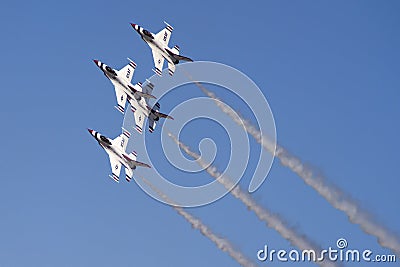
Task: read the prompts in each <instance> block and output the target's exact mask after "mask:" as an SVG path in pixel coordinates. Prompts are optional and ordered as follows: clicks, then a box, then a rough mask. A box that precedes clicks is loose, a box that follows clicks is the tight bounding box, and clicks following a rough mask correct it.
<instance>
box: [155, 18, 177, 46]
mask: <svg viewBox="0 0 400 267" xmlns="http://www.w3.org/2000/svg"><path fill="white" fill-rule="evenodd" d="M165 24H166V26H165V28H164V29H162V30H161V31H160V32H158V33H157V34H155V39H157V40H158V41H159V42H161V43H162V44H163V45H164V46H168V43H169V39H170V38H171V34H172V30H173V29H174V28H172V26H171V25H169V24H167V23H165Z"/></svg>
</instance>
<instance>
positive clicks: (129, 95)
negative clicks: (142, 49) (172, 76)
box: [93, 60, 173, 133]
mask: <svg viewBox="0 0 400 267" xmlns="http://www.w3.org/2000/svg"><path fill="white" fill-rule="evenodd" d="M93 61H94V63H95V64H96V65H97V66H98V67H99V68H100V69H101V70H102V71H103V73H104V75H105V76H106V77H107V78H108V79H109V80H110V81H111V82H112V84H113V85H114V87H115V93H116V96H117V102H118V106H117V107H116V108H117V109H118V110H119V111H120V112H122V113H124V112H125V105H126V101H127V100H128V102H129V104H131V109H132V111H133V112H134V117H135V125H136V127H135V128H136V130H137V131H138V132H139V133H142V131H143V124H144V121H145V118H146V117H148V118H149V131H150V132H151V133H152V132H153V131H154V129H155V127H156V121H158V120H159V119H160V118H169V119H173V118H172V117H171V116H168V115H166V114H163V113H161V112H159V109H160V104H159V103H156V104H155V105H154V107H153V108H150V104H149V99H150V98H156V97H155V96H153V95H152V92H153V88H154V85H153V84H152V83H151V82H149V81H147V83H146V85H145V86H144V87H142V83H140V82H139V83H137V84H135V85H132V84H131V80H132V76H133V72H134V71H135V68H136V64H135V63H134V62H133V61H130V63H129V64H128V65H127V66H125V67H124V68H122V69H121V70H115V69H113V68H111V67H110V66H107V65H106V64H104V63H103V62H101V61H99V60H93Z"/></svg>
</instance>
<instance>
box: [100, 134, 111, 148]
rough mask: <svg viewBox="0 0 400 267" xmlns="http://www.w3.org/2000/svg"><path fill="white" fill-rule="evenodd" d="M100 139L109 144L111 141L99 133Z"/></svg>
mask: <svg viewBox="0 0 400 267" xmlns="http://www.w3.org/2000/svg"><path fill="white" fill-rule="evenodd" d="M100 140H101V141H102V142H104V143H106V144H107V145H109V146H111V142H110V140H108V138H107V137H105V136H102V135H100Z"/></svg>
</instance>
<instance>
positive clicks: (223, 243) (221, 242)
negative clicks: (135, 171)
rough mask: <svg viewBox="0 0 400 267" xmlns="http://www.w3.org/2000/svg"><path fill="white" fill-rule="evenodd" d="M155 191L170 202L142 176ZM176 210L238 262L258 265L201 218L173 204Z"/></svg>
mask: <svg viewBox="0 0 400 267" xmlns="http://www.w3.org/2000/svg"><path fill="white" fill-rule="evenodd" d="M140 178H141V179H142V180H143V181H144V182H145V183H146V184H147V185H148V186H149V187H150V188H151V189H152V190H153V191H154V192H156V193H157V194H158V195H159V196H160V197H161V198H163V199H164V200H165V201H167V202H170V201H169V198H168V196H167V195H166V194H164V193H163V192H161V191H160V190H159V189H158V188H156V187H155V186H154V185H153V184H151V183H150V182H149V181H148V180H147V179H145V178H143V177H140ZM171 207H172V208H173V209H175V211H176V212H177V213H178V214H179V215H181V216H182V217H183V218H185V219H186V221H188V222H189V223H190V224H191V226H192V227H193V228H194V229H197V230H199V231H200V233H201V234H202V235H203V236H205V237H207V238H208V239H210V240H211V241H212V242H213V243H214V244H215V245H216V246H217V248H218V249H220V250H222V251H223V252H226V253H228V254H229V256H231V258H233V259H234V260H235V261H236V262H237V263H239V264H240V265H241V266H244V267H256V266H257V265H256V264H255V263H254V262H253V261H251V260H250V259H248V258H247V257H246V256H245V255H244V254H243V253H242V252H241V251H239V250H237V249H235V248H234V246H233V245H232V244H231V242H230V241H229V240H227V239H226V238H222V237H219V236H217V235H216V234H214V233H213V232H212V230H211V229H210V228H209V227H208V226H207V225H205V224H204V223H203V222H202V221H201V220H200V219H198V218H196V217H194V216H193V215H191V214H190V213H188V212H186V211H185V210H184V209H183V208H182V207H178V206H171Z"/></svg>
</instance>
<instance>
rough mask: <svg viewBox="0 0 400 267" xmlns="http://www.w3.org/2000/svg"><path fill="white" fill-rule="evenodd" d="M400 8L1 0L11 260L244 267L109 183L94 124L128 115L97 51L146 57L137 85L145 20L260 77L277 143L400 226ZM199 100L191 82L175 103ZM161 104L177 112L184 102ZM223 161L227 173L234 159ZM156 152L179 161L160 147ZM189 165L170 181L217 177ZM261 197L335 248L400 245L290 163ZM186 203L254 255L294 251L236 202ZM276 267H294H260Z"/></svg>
mask: <svg viewBox="0 0 400 267" xmlns="http://www.w3.org/2000/svg"><path fill="white" fill-rule="evenodd" d="M399 11H400V3H398V2H397V1H383V2H381V1H334V2H332V1H264V2H263V3H260V4H254V3H253V4H250V3H243V2H231V3H229V5H226V4H222V3H219V2H216V1H196V2H193V3H188V2H187V1H176V2H161V1H150V2H148V1H147V2H146V1H143V2H138V1H118V2H116V1H114V2H112V1H63V2H60V1H40V2H31V1H8V2H4V3H2V5H1V8H0V22H1V25H2V28H1V32H2V38H1V42H0V51H1V60H2V64H1V65H0V73H1V76H2V90H1V92H2V97H0V121H1V125H2V128H1V129H2V131H0V137H1V140H2V149H1V151H2V153H1V154H0V155H1V156H0V166H1V167H2V175H1V179H0V216H1V219H0V266H1V267H19V266H33V267H34V266H38V267H47V266H75V267H78V266H127V265H131V266H133V265H138V266H160V265H161V266H188V265H190V266H237V263H236V262H235V261H233V260H232V259H231V258H230V257H229V256H228V255H227V254H225V253H223V252H221V251H220V250H218V249H217V248H216V247H215V245H214V244H213V243H212V242H210V241H209V240H208V239H206V238H205V237H203V236H202V235H201V234H200V233H199V232H198V231H196V230H194V229H192V228H191V227H190V225H189V224H188V223H187V222H186V221H185V220H184V219H183V218H182V217H180V216H178V215H177V214H176V212H175V211H174V210H173V209H172V208H171V207H169V206H167V205H164V204H161V203H159V202H157V201H155V200H154V199H152V198H151V197H149V196H148V195H147V194H146V193H144V192H143V191H142V190H141V189H140V188H139V187H138V186H137V185H136V184H135V183H130V184H128V183H127V182H125V181H124V180H123V179H121V182H120V183H119V184H116V183H114V182H113V181H112V180H111V179H109V178H108V174H109V173H110V166H109V163H108V159H107V155H106V154H105V153H104V152H103V151H102V149H101V148H100V147H99V146H98V145H97V143H96V142H95V141H94V140H93V138H92V137H91V136H90V135H89V134H88V132H87V131H86V129H87V128H93V129H95V130H98V131H100V132H102V133H104V134H105V135H106V136H109V137H115V136H117V135H118V134H119V133H120V127H121V123H122V119H123V117H122V115H121V114H120V113H119V112H118V111H116V110H115V109H114V108H113V106H114V105H115V96H114V91H113V88H112V85H111V83H110V82H109V81H108V80H107V79H106V78H105V77H104V75H103V74H102V73H101V72H100V70H99V69H98V68H97V67H96V66H95V65H94V63H93V61H92V60H93V59H100V60H102V61H104V62H105V63H107V64H109V65H110V66H112V67H114V68H117V69H118V68H122V67H123V66H124V65H126V64H127V63H128V62H127V60H126V57H130V58H132V59H133V60H134V61H135V62H136V63H137V65H138V67H137V69H136V71H135V75H134V77H133V82H138V81H144V79H145V78H149V77H150V76H151V75H153V72H152V71H151V69H152V67H153V61H152V58H151V52H150V49H149V48H148V47H147V45H146V44H145V43H144V42H143V41H142V40H141V39H140V37H139V36H138V34H137V33H136V32H134V31H133V29H132V28H131V26H130V25H129V23H132V22H133V23H137V24H139V25H142V26H144V27H145V28H147V29H149V30H150V31H152V32H158V31H159V30H160V29H161V28H162V27H163V21H164V20H165V21H167V22H168V23H170V24H171V25H172V26H173V27H174V32H173V35H172V38H171V40H170V45H171V46H172V45H174V44H179V46H180V47H181V53H182V54H183V55H187V56H189V57H191V58H193V59H194V60H208V61H215V62H220V63H224V64H227V65H230V66H233V67H235V68H237V69H238V70H240V71H242V72H244V73H245V74H246V75H248V76H249V77H250V78H251V79H252V80H253V81H254V82H255V83H256V84H257V85H258V86H259V87H260V88H261V90H262V91H263V93H264V95H265V96H266V98H267V99H268V101H269V104H270V106H271V109H272V111H273V114H274V118H275V122H276V128H277V138H278V143H279V144H280V145H282V146H284V147H286V148H287V149H288V150H289V151H291V152H292V153H294V154H295V155H297V156H299V157H300V158H302V159H303V160H304V161H305V162H307V163H309V164H310V165H312V166H315V167H316V168H317V169H318V170H320V171H321V172H322V173H323V174H324V175H326V176H327V177H328V180H329V181H330V182H332V183H334V184H336V185H338V186H339V187H340V188H342V189H344V190H345V191H346V192H347V193H348V194H350V195H351V196H352V197H353V198H355V199H356V200H358V201H359V203H361V205H362V206H363V207H364V208H366V209H367V210H369V211H370V212H371V213H372V214H373V215H374V216H375V218H376V219H377V220H378V221H379V222H381V223H382V224H384V225H386V226H387V227H388V228H389V229H391V230H393V231H394V232H396V233H397V234H399V233H400V227H399V225H400V224H399V223H400V213H399V207H398V203H399V201H400V196H399V193H398V190H399V188H400V187H399V186H400V182H399V178H400V177H399V174H398V159H399V157H398V151H399V149H400V141H399V138H398V136H399V135H398V132H399V130H400V128H399V124H398V117H399V115H400V105H399V103H400V93H399V92H400V90H399V89H400V78H399V75H398V74H399V70H400V66H399V64H400V63H399V62H400V52H399V49H398V48H399V47H400V35H399V30H398V29H399V26H400V17H399V16H398V14H399ZM154 94H155V95H156V96H157V88H155V90H154ZM220 94H221V97H222V98H223V97H227V101H228V102H229V97H228V94H226V93H224V92H222V91H221V92H220ZM195 96H202V94H201V92H200V91H198V89H196V88H195V87H193V88H192V89H191V90H186V91H184V92H183V93H182V95H181V96H180V97H181V98H178V97H177V98H175V104H177V103H179V100H180V99H189V98H191V97H195ZM231 103H232V105H235V104H236V105H237V107H238V109H240V110H244V114H245V115H247V116H249V117H248V118H250V119H251V116H250V115H248V114H247V112H246V110H245V108H243V103H240V101H238V100H233V101H231ZM161 106H162V107H161V111H163V112H168V111H169V110H171V109H172V108H173V106H174V102H173V101H171V102H169V101H163V102H162V105H161ZM241 107H242V108H241ZM198 123H200V124H201V123H207V122H198ZM194 124H195V125H194V126H196V123H195V122H194ZM210 125H211V124H210ZM214 128H215V132H214V131H213V129H214ZM199 129H202V128H200V127H192V128H191V127H190V125H187V129H185V131H184V132H183V134H182V138H183V141H184V142H185V143H187V144H188V145H191V146H193V147H194V148H197V145H198V142H199V140H200V139H201V138H203V137H208V136H217V137H219V138H217V139H216V140H217V141H221V142H222V143H220V144H219V145H221V146H222V147H224V146H225V145H226V143H224V142H225V141H224V140H223V138H220V137H221V136H224V135H223V134H221V130H220V129H218V127H213V126H212V125H211V126H210V127H204V129H205V130H199ZM156 131H157V133H155V134H154V138H157V137H159V134H160V132H159V131H160V129H159V128H158V129H156ZM132 132H133V131H132ZM135 136H137V135H135ZM217 144H218V142H217ZM253 147H256V146H255V145H254V144H253ZM256 151H257V148H255V152H256ZM140 159H141V156H140V154H139V155H138V160H140ZM216 160H217V161H216V163H217V165H218V166H224V164H226V157H225V154H222V155H219V156H217V159H216ZM154 161H155V162H156V163H157V164H159V165H160V166H163V165H165V164H166V163H165V158H164V157H163V156H162V155H160V156H159V158H154ZM153 164H154V163H153ZM168 171H170V172H171V173H168ZM176 172H177V171H176V170H175V172H174V170H171V168H169V169H167V172H166V174H165V175H171V176H174V177H178V178H175V179H178V180H179V179H180V181H179V182H180V183H187V184H191V182H188V181H186V179H191V178H192V179H196V177H200V178H199V179H203V180H204V181H210V180H211V179H210V177H209V176H208V175H207V174H205V173H201V174H197V175H196V176H193V177H190V176H189V177H187V175H185V174H181V176H179V175H177V173H176ZM137 173H138V174H140V170H138V171H137ZM184 175H185V176H184ZM184 178H185V179H184ZM171 179H172V178H171ZM250 179H251V177H246V176H245V177H243V180H242V186H243V187H244V188H247V186H248V183H249V181H250ZM253 197H254V198H255V199H256V200H257V201H258V202H259V203H260V204H261V205H262V206H264V207H267V208H269V209H270V210H271V211H273V212H275V213H278V214H279V215H281V216H282V217H283V218H284V219H285V221H287V222H288V224H289V225H291V226H293V227H295V228H296V229H298V230H299V231H300V232H301V233H303V234H305V235H307V236H309V237H310V238H312V239H313V240H314V241H316V242H317V243H318V244H319V245H321V246H322V247H324V248H327V247H329V246H332V247H334V246H335V244H336V240H337V239H338V238H340V237H344V238H346V239H347V241H348V243H349V247H351V248H354V249H360V250H363V249H371V250H373V251H374V253H376V254H390V253H391V252H390V251H389V250H386V249H383V248H381V247H380V246H379V245H378V244H377V242H376V240H375V238H374V237H371V236H368V235H366V234H364V233H363V232H362V231H361V230H360V228H359V227H358V226H356V225H353V224H351V223H349V222H348V221H347V218H346V216H345V215H344V214H343V213H341V212H339V211H337V210H335V209H334V208H333V207H332V206H330V205H329V204H328V203H327V202H326V201H325V200H324V199H323V198H322V197H320V196H319V195H318V194H317V193H316V192H315V191H314V190H312V189H311V188H310V187H308V186H307V185H305V184H304V183H303V182H302V180H301V179H299V178H298V177H297V175H295V174H294V173H292V172H291V171H290V170H288V169H287V168H284V167H283V166H281V165H280V164H279V162H278V161H277V160H276V161H275V162H274V164H273V166H272V169H271V172H270V174H269V176H268V178H267V180H266V181H265V183H264V184H263V185H262V186H261V188H260V189H259V190H258V191H256V192H255V193H254V194H253ZM188 211H189V212H190V213H192V214H193V215H195V216H197V217H199V218H200V219H201V220H203V221H204V222H205V223H206V224H207V225H208V226H210V227H211V228H212V229H213V230H214V231H215V232H216V233H218V234H219V235H221V236H224V237H227V238H228V239H229V240H231V241H232V242H233V243H234V244H235V246H236V247H237V248H238V249H240V250H241V251H242V252H243V253H245V254H246V255H247V256H248V257H249V258H251V259H253V260H254V261H256V253H257V251H258V250H259V249H261V248H262V247H263V246H264V245H265V244H267V245H268V246H269V247H271V248H274V249H280V248H283V249H292V247H291V246H290V244H289V243H288V242H287V241H286V240H285V239H283V238H282V237H281V236H280V235H279V234H278V233H276V232H275V231H274V230H272V229H270V228H267V227H266V226H265V224H264V223H263V222H260V221H259V220H258V219H257V218H256V216H255V215H254V214H253V213H252V212H250V211H248V210H247V209H246V208H245V206H244V205H243V204H241V203H240V202H239V201H238V200H236V199H234V198H233V197H231V196H226V197H224V198H223V199H221V200H219V201H217V202H215V203H213V204H211V205H207V206H204V207H201V208H192V209H189V210H188ZM397 264H398V263H397ZM271 265H273V266H282V265H285V264H279V263H276V262H274V263H273V264H267V263H262V264H261V266H271ZM286 265H287V264H286ZM360 265H362V266H364V263H363V264H360ZM366 265H368V266H374V264H372V263H371V264H365V266H366ZM296 266H309V264H307V263H305V264H296ZM345 266H356V264H345ZM379 266H396V265H395V264H379Z"/></svg>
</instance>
